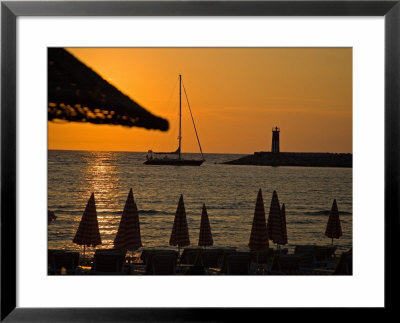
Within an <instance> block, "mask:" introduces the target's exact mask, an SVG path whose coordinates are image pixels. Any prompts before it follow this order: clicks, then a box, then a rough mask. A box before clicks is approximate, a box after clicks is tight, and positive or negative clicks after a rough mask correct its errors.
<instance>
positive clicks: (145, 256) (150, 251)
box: [140, 249, 178, 264]
mask: <svg viewBox="0 0 400 323" xmlns="http://www.w3.org/2000/svg"><path fill="white" fill-rule="evenodd" d="M155 254H173V255H175V256H176V257H178V251H176V250H172V249H144V250H143V251H142V253H141V255H140V259H141V260H142V261H143V263H144V264H147V263H148V262H149V260H150V258H151V256H152V255H155Z"/></svg>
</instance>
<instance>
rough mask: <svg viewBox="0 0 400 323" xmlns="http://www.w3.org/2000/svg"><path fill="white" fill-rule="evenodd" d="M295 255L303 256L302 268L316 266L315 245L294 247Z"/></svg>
mask: <svg viewBox="0 0 400 323" xmlns="http://www.w3.org/2000/svg"><path fill="white" fill-rule="evenodd" d="M294 255H296V256H299V257H301V261H300V268H301V269H312V268H314V267H315V265H316V264H315V261H316V259H315V246H313V245H297V246H296V247H295V249H294Z"/></svg>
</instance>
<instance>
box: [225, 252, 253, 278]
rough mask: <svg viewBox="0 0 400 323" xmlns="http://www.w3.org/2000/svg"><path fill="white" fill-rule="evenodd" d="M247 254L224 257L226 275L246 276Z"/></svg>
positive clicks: (248, 266)
mask: <svg viewBox="0 0 400 323" xmlns="http://www.w3.org/2000/svg"><path fill="white" fill-rule="evenodd" d="M250 260H251V257H250V254H249V253H234V254H229V255H227V256H226V271H225V273H226V274H227V275H248V274H249V269H250Z"/></svg>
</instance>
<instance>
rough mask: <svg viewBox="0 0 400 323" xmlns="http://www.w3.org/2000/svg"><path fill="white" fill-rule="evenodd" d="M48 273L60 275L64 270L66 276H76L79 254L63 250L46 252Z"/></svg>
mask: <svg viewBox="0 0 400 323" xmlns="http://www.w3.org/2000/svg"><path fill="white" fill-rule="evenodd" d="M48 257H49V258H48V262H49V273H50V274H60V273H61V269H62V268H64V269H65V270H66V271H67V272H66V273H67V274H76V273H77V268H78V265H79V252H75V251H65V250H49V251H48Z"/></svg>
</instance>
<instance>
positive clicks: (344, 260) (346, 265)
mask: <svg viewBox="0 0 400 323" xmlns="http://www.w3.org/2000/svg"><path fill="white" fill-rule="evenodd" d="M333 274H334V275H352V274H353V250H352V248H350V249H349V250H348V251H346V252H343V253H342V254H341V255H340V258H339V262H338V263H337V265H336V269H335V271H334V273H333Z"/></svg>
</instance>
